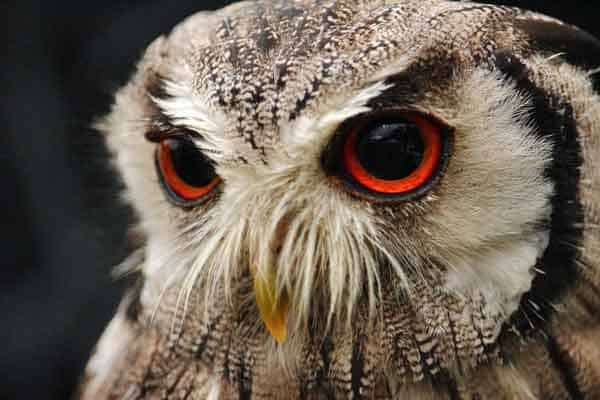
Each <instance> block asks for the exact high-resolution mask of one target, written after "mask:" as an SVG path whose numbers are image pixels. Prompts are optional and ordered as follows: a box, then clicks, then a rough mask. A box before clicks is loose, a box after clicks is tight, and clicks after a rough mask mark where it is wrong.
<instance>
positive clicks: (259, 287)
mask: <svg viewBox="0 0 600 400" xmlns="http://www.w3.org/2000/svg"><path fill="white" fill-rule="evenodd" d="M313 3H314V2H313V1H290V2H283V1H282V2H279V1H278V2H258V3H240V4H237V5H233V6H230V7H228V8H225V9H223V10H220V11H217V12H213V13H199V14H196V15H194V16H192V17H190V18H189V19H187V20H186V21H185V22H183V23H182V24H180V25H179V26H178V27H177V28H176V29H175V30H174V31H173V32H172V33H170V34H169V35H168V36H163V37H160V38H158V39H157V40H156V41H155V42H154V43H153V44H152V45H151V46H150V47H149V48H148V50H147V51H146V53H145V55H144V57H143V60H142V61H141V63H140V64H139V68H138V71H137V73H136V74H135V76H134V77H133V78H132V80H131V81H130V83H129V84H128V85H127V86H126V87H125V88H123V89H122V90H121V91H120V92H119V93H118V95H117V97H116V102H115V105H114V107H113V110H112V112H111V114H110V115H109V116H108V117H106V118H105V119H104V120H103V121H102V122H101V124H100V128H101V129H102V130H103V131H105V132H106V138H107V142H108V144H109V146H110V148H111V149H112V151H113V152H114V155H115V163H116V165H117V167H118V169H119V170H120V172H121V173H122V176H123V178H124V181H125V184H126V193H125V194H126V198H127V200H128V201H130V202H131V203H132V204H133V206H134V208H135V210H136V211H137V214H138V216H139V226H140V229H141V231H142V232H144V234H145V237H146V242H145V244H144V249H143V252H144V254H145V261H144V263H143V266H142V271H143V275H144V281H145V283H144V288H143V290H142V294H141V303H142V305H143V306H144V308H145V309H146V310H147V311H148V313H151V314H153V316H154V317H155V318H156V320H157V321H159V323H160V321H161V318H162V319H164V321H165V325H168V326H170V327H171V328H172V327H173V326H174V325H177V324H179V325H182V326H183V324H185V323H184V322H182V321H183V320H184V319H185V318H184V317H182V318H175V319H173V318H170V317H168V315H171V314H173V315H177V313H178V312H179V311H177V310H183V311H181V312H180V314H181V315H190V318H195V317H193V316H194V315H196V316H197V315H202V317H197V318H198V319H199V320H202V321H211V318H212V319H214V316H215V315H225V314H227V315H230V314H231V315H234V316H235V318H234V319H236V320H237V321H245V322H244V323H247V325H248V326H250V327H251V328H248V331H244V332H246V333H244V334H245V335H246V334H247V335H248V336H251V335H253V334H255V333H256V332H258V333H256V334H260V333H261V332H262V333H265V336H266V337H267V338H268V337H269V334H270V335H271V336H273V337H275V338H276V339H277V340H278V341H279V342H282V343H283V342H284V341H285V339H286V338H287V339H288V340H291V341H292V342H294V340H298V341H301V340H302V338H304V337H306V336H307V335H312V334H314V332H320V333H322V334H323V335H328V334H329V333H331V332H335V331H336V330H344V329H346V328H345V327H348V326H350V327H353V328H355V329H356V328H357V327H361V326H365V327H366V326H370V325H372V324H375V323H376V322H375V321H387V320H389V318H391V317H390V316H395V318H396V317H397V318H400V317H398V316H401V317H402V318H404V317H405V318H406V319H407V320H409V321H410V323H409V324H408V325H407V326H408V328H406V327H405V328H403V329H408V330H409V331H410V330H411V329H412V330H415V329H416V328H414V329H413V328H411V326H419V327H420V328H419V331H423V332H426V333H427V335H433V334H435V332H440V331H444V330H448V329H450V330H451V328H450V327H449V326H450V324H451V322H448V321H446V322H444V321H445V319H444V318H445V317H444V316H445V315H448V313H456V314H457V315H461V317H460V318H463V319H464V320H465V321H470V322H465V323H466V324H471V325H473V326H475V327H476V328H477V329H476V330H477V331H478V332H481V336H482V337H483V338H484V342H485V343H493V342H495V340H496V339H497V338H498V336H499V335H500V332H501V329H502V327H504V326H507V324H508V325H510V324H514V326H516V327H519V326H521V324H522V323H523V322H524V321H525V322H527V324H529V325H532V326H534V325H536V324H538V322H540V321H546V320H547V318H548V315H549V313H551V312H552V310H553V305H554V304H555V303H556V302H557V301H558V299H560V298H561V296H562V295H563V294H564V293H565V291H568V290H569V288H571V287H572V286H573V285H574V282H575V281H576V280H577V277H578V276H580V275H581V268H582V266H583V265H585V266H587V267H589V268H592V267H597V266H598V263H597V260H598V259H600V253H598V249H597V246H595V247H594V246H592V245H590V243H592V242H594V241H596V242H597V239H598V236H597V235H598V233H597V232H598V231H597V225H596V228H594V229H596V230H592V228H591V226H592V225H593V224H594V223H595V224H597V223H598V217H597V216H598V191H597V188H598V184H599V183H600V182H599V181H600V173H599V172H598V171H599V168H598V167H597V166H596V163H597V161H595V160H593V154H598V151H599V149H600V139H599V138H598V135H597V134H596V132H597V129H598V127H599V125H598V124H599V123H600V122H599V120H598V115H600V113H598V111H600V105H599V103H598V98H597V97H596V95H595V94H594V87H593V82H592V80H591V79H590V76H589V75H588V73H587V72H586V71H587V69H589V68H590V67H593V66H596V65H597V64H600V46H598V42H596V41H595V39H593V38H591V37H589V36H588V35H587V34H585V33H583V32H581V31H579V30H577V29H575V28H573V27H570V26H568V25H564V24H562V23H560V22H557V21H555V20H552V19H549V18H546V17H542V16H539V15H536V14H532V13H528V12H523V11H520V10H516V9H512V8H501V7H493V6H485V5H475V4H470V3H465V2H449V1H427V2H422V1H361V2H346V1H336V2H331V3H326V4H319V5H317V4H313ZM594 221H595V222H594ZM594 235H595V236H594ZM596 274H597V272H596ZM167 311H169V312H167ZM163 316H164V318H163ZM477 318H479V319H477ZM450 319H451V318H450ZM173 320H175V321H179V322H177V323H170V322H167V321H173ZM473 321H475V322H473ZM263 322H264V324H263ZM471 325H469V326H471ZM364 329H367V328H364ZM247 332H254V333H247ZM326 332H329V333H326ZM432 332H433V333H432Z"/></svg>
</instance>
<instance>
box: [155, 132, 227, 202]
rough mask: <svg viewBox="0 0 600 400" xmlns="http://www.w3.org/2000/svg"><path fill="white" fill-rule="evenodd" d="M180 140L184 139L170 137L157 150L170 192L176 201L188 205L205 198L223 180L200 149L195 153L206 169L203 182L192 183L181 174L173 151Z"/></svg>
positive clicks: (158, 159) (164, 178)
mask: <svg viewBox="0 0 600 400" xmlns="http://www.w3.org/2000/svg"><path fill="white" fill-rule="evenodd" d="M178 141H182V139H176V138H169V139H165V140H163V141H161V142H160V144H159V146H158V152H157V164H158V168H159V170H160V174H161V176H162V181H163V183H164V185H165V186H166V188H167V189H168V191H169V192H171V194H172V195H175V196H176V199H175V200H176V202H178V203H181V204H182V205H187V203H189V202H195V201H197V200H200V199H203V198H204V197H205V196H207V195H208V194H209V193H210V192H212V191H213V189H214V188H215V187H216V186H217V185H218V184H219V183H220V182H221V178H220V177H219V176H218V175H217V174H216V173H215V172H214V168H213V167H212V165H210V164H209V163H208V161H207V160H206V159H205V158H204V156H203V155H202V154H201V153H200V152H199V151H198V152H197V153H196V154H193V156H194V157H196V158H198V160H197V161H196V163H197V162H198V161H199V162H200V163H202V165H200V168H201V169H203V170H204V171H203V172H204V176H202V180H203V181H204V182H202V184H192V183H190V182H188V181H186V180H185V179H184V178H183V177H182V176H181V171H178V170H177V166H176V162H175V160H174V157H173V152H174V151H175V149H176V148H177V147H176V146H177V145H178V144H177V143H178Z"/></svg>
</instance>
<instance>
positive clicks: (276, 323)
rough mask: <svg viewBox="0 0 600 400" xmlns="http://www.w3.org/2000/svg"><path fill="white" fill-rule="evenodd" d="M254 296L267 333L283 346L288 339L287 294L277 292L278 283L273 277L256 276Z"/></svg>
mask: <svg viewBox="0 0 600 400" xmlns="http://www.w3.org/2000/svg"><path fill="white" fill-rule="evenodd" d="M254 294H255V297H256V304H257V306H258V311H259V314H260V318H261V319H262V321H263V323H264V324H265V327H266V328H267V331H268V332H269V334H271V336H272V337H273V338H274V339H275V341H276V342H277V343H278V344H279V345H282V344H283V343H285V341H286V339H287V319H288V313H289V300H288V296H287V294H286V293H285V292H281V293H279V292H278V291H277V290H276V281H275V278H274V276H273V275H271V276H269V277H267V279H263V278H261V277H259V276H257V275H256V274H255V276H254Z"/></svg>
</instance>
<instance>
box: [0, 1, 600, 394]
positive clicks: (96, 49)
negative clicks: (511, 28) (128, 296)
mask: <svg viewBox="0 0 600 400" xmlns="http://www.w3.org/2000/svg"><path fill="white" fill-rule="evenodd" d="M228 2H229V1H217V0H214V1H210V0H202V1H200V0H196V1H192V0H178V1H176V2H175V1H170V2H167V1H110V0H106V1H89V2H76V1H59V0H58V1H28V0H21V1H19V2H16V1H15V2H13V1H8V2H7V1H6V0H4V1H1V2H0V33H1V35H0V55H1V62H0V185H1V186H0V187H1V188H2V189H0V194H1V196H0V199H1V200H0V201H1V203H0V204H1V205H2V206H1V207H0V268H1V270H0V399H66V398H68V397H69V396H70V395H71V393H72V391H73V388H74V385H75V384H76V382H77V379H78V376H79V374H80V372H81V370H82V369H83V367H84V365H85V361H86V359H87V357H88V355H89V352H90V351H91V348H92V346H93V345H94V343H95V342H96V340H97V339H98V337H99V335H100V334H101V332H102V329H103V327H104V326H105V324H106V323H107V321H108V320H109V318H110V316H111V314H112V313H113V311H114V308H115V307H116V305H117V303H118V300H119V297H120V293H121V290H122V289H123V286H124V285H125V283H123V282H116V281H114V280H113V279H112V278H111V277H110V274H109V273H110V270H111V267H112V266H114V265H116V264H118V263H119V262H120V261H122V260H123V258H124V257H125V256H126V255H127V251H128V248H127V240H126V228H127V226H128V224H130V223H131V221H132V215H131V212H130V210H129V209H128V208H127V207H126V206H124V205H123V204H120V203H119V202H118V198H117V193H118V190H119V187H120V183H119V181H118V179H117V177H116V176H114V173H113V172H112V171H111V170H110V169H109V168H108V167H107V156H108V155H107V152H106V149H105V147H104V144H103V142H102V140H101V138H100V137H99V136H98V135H97V134H96V133H95V132H93V130H92V129H90V127H89V126H90V124H91V122H92V121H93V119H94V118H95V117H97V116H99V115H102V114H104V113H105V112H106V111H107V110H108V107H109V106H110V101H111V93H113V92H114V90H115V89H117V88H118V87H119V86H121V85H122V84H123V83H124V82H125V81H126V80H127V78H128V76H129V75H130V73H131V72H132V70H133V66H134V63H135V61H136V60H137V59H138V57H139V56H140V54H141V52H142V50H143V49H144V47H145V46H146V45H147V44H149V43H150V41H151V40H152V39H153V38H154V37H156V36H158V35H159V34H161V33H166V32H168V31H169V30H170V28H171V27H172V26H173V25H174V24H175V23H176V22H177V21H179V20H180V19H182V18H183V17H185V16H187V15H189V14H191V13H193V12H194V11H197V10H201V9H215V8H218V7H220V6H222V5H223V4H225V3H228ZM503 3H504V4H510V5H517V6H522V7H527V8H532V9H536V10H539V11H542V12H545V13H547V14H550V15H554V16H557V17H559V18H562V19H564V20H566V21H568V22H571V23H573V24H577V25H580V26H582V27H584V28H586V29H587V30H589V31H591V32H592V33H595V34H596V35H600V26H599V25H598V24H597V21H598V18H599V17H600V4H598V5H594V3H596V2H593V1H575V0H572V1H547V0H539V1H511V2H506V1H505V2H503Z"/></svg>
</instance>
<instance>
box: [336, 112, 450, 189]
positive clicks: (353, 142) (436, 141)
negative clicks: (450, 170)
mask: <svg viewBox="0 0 600 400" xmlns="http://www.w3.org/2000/svg"><path fill="white" fill-rule="evenodd" d="M401 117H402V119H404V120H405V121H408V122H412V123H413V124H414V125H416V127H417V128H418V129H419V133H420V136H421V140H422V142H423V146H424V152H423V156H422V160H421V162H420V164H419V165H418V167H417V168H416V169H415V170H414V171H413V172H412V173H411V174H410V175H409V176H406V177H404V178H401V179H393V180H387V179H382V178H378V177H376V176H374V175H373V174H371V173H370V172H369V171H367V169H366V168H365V167H364V166H363V164H362V163H361V161H360V159H359V157H358V154H357V150H356V147H357V142H358V141H359V139H360V136H361V134H362V133H363V128H364V124H361V125H359V126H358V127H357V128H355V129H353V130H352V131H351V132H350V134H349V136H348V137H347V139H346V142H345V143H344V147H343V163H344V167H345V169H346V171H347V172H348V173H349V174H350V176H351V177H352V178H353V179H355V180H356V181H357V182H358V183H359V184H360V185H362V186H363V187H365V188H366V189H368V190H370V191H373V192H376V193H382V194H390V195H394V194H404V193H408V192H412V191H414V190H416V189H419V188H420V187H421V186H423V185H424V184H425V183H427V182H428V181H429V180H430V178H431V177H432V176H433V175H434V173H435V172H436V170H437V169H438V166H439V164H440V161H441V159H442V154H443V143H442V138H441V132H440V128H439V127H438V126H436V125H435V124H433V123H431V122H430V121H428V120H427V119H426V118H424V117H423V116H421V115H419V114H416V113H405V114H402V116H401Z"/></svg>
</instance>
